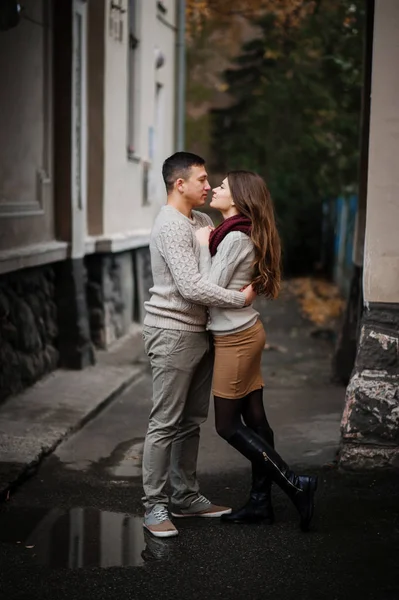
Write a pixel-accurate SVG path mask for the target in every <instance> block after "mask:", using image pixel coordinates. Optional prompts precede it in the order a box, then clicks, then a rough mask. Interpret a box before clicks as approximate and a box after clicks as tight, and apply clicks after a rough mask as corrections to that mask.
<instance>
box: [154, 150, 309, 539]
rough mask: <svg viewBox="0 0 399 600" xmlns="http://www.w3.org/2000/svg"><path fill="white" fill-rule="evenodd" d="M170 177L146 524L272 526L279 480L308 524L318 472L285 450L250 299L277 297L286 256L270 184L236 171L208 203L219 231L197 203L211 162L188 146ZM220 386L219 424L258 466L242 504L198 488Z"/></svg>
mask: <svg viewBox="0 0 399 600" xmlns="http://www.w3.org/2000/svg"><path fill="white" fill-rule="evenodd" d="M162 175H163V179H164V182H165V185H166V190H167V204H166V206H164V207H162V209H161V211H160V213H159V215H158V217H157V219H156V221H155V224H154V227H153V230H152V234H151V243H150V250H151V266H152V274H153V280H154V285H153V287H152V288H151V290H150V292H151V298H150V300H149V301H148V302H146V303H145V308H146V317H145V320H144V330H143V337H144V345H145V351H146V353H147V355H148V357H149V360H150V364H151V369H152V378H153V404H152V410H151V413H150V417H149V425H148V431H147V435H146V439H145V444H144V454H143V487H144V494H145V495H144V499H143V500H144V505H145V508H146V511H145V515H144V522H143V525H144V527H145V528H146V529H147V530H148V531H149V532H150V533H151V534H152V535H154V536H156V537H172V536H175V535H177V534H178V530H177V529H176V527H175V525H174V524H173V522H172V520H171V519H172V517H175V518H182V517H221V520H222V521H223V522H226V523H227V522H228V523H247V522H256V521H260V520H268V521H270V522H272V521H273V519H274V516H273V508H272V504H271V486H272V483H273V482H274V483H276V484H277V485H278V486H279V487H280V488H281V489H282V490H283V491H284V492H285V493H286V494H287V496H288V497H289V498H290V499H291V501H292V502H293V503H294V505H295V507H296V508H297V510H298V512H299V515H300V525H301V528H302V529H303V530H307V529H308V528H309V524H310V521H311V518H312V515H313V506H314V493H315V491H316V487H317V478H316V477H308V476H300V475H297V474H295V473H294V472H293V471H292V470H291V469H290V468H289V466H288V465H287V464H286V463H285V462H284V461H283V459H282V458H281V457H280V456H279V454H278V453H277V452H276V450H275V449H274V438H273V431H272V429H271V427H270V425H269V423H268V420H267V417H266V414H265V409H264V405H263V398H262V392H263V385H264V383H263V379H262V375H261V356H262V350H263V347H264V344H265V332H264V329H263V325H262V323H261V321H260V320H259V314H258V313H257V312H256V310H255V309H254V308H253V307H252V302H253V300H254V299H255V297H256V295H257V294H258V295H264V296H266V297H268V298H276V297H277V295H278V292H279V288H280V254H281V252H280V240H279V235H278V232H277V229H276V225H275V219H274V209H273V204H272V200H271V198H270V194H269V191H268V189H267V186H266V184H265V182H264V180H263V179H262V178H261V177H260V176H259V175H257V174H255V173H252V172H249V171H233V172H230V173H228V175H227V177H226V178H225V179H224V180H223V182H222V183H221V185H220V186H219V187H217V188H215V189H214V190H213V194H212V201H211V203H210V206H211V207H212V208H215V209H217V210H219V211H220V213H221V215H222V217H223V222H222V223H221V224H220V225H219V226H218V227H216V228H214V227H213V223H212V221H211V219H210V218H209V217H208V216H207V215H206V214H203V213H201V212H199V211H196V210H195V209H196V208H198V207H200V206H203V205H204V204H205V202H206V198H207V195H208V192H209V190H210V189H211V188H210V185H209V182H208V175H207V172H206V170H205V162H204V160H203V159H202V158H200V157H199V156H196V155H195V154H191V153H188V152H178V153H176V154H174V155H173V156H171V157H169V158H167V159H166V160H165V162H164V164H163V169H162ZM212 379H213V382H212ZM211 385H212V393H213V397H214V403H215V426H216V431H217V432H218V434H219V435H220V436H221V437H222V438H224V439H225V440H226V441H227V442H228V443H229V444H230V445H231V446H233V447H234V448H235V449H236V450H238V452H240V453H241V454H242V455H243V456H245V457H246V458H247V459H248V460H249V461H250V463H251V467H252V487H251V492H250V497H249V500H248V502H247V503H246V504H245V506H243V507H242V508H240V509H238V510H236V511H232V509H231V508H228V507H226V506H217V505H215V504H213V503H212V502H210V500H208V499H207V498H206V497H205V496H203V495H202V494H201V493H200V491H199V484H198V480H197V475H196V470H197V457H198V446H199V435H200V425H201V423H203V422H204V421H205V420H206V418H207V415H208V408H209V398H210V391H211ZM168 477H169V482H170V485H171V489H172V496H171V498H170V512H169V499H168V496H167V495H166V492H165V485H166V482H167V479H168Z"/></svg>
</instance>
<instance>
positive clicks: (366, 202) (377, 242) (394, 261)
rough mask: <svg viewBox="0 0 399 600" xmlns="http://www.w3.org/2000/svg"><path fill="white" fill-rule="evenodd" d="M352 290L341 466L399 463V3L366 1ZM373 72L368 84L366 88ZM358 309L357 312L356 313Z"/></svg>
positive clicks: (382, 0) (392, 464) (377, 0)
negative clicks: (350, 365) (357, 302)
mask: <svg viewBox="0 0 399 600" xmlns="http://www.w3.org/2000/svg"><path fill="white" fill-rule="evenodd" d="M369 9H370V12H369V26H370V35H369V39H368V48H366V58H367V56H368V55H369V58H370V60H369V64H368V65H367V61H366V85H365V89H366V96H365V102H364V123H363V134H364V135H363V143H362V165H361V177H360V193H359V209H358V215H357V228H356V236H355V246H354V265H355V275H354V287H355V288H356V287H360V286H358V284H357V279H358V277H359V275H361V276H362V284H361V289H360V293H359V292H357V293H356V294H355V297H359V296H360V297H362V298H363V302H362V304H363V311H362V312H363V315H362V319H361V321H360V328H359V335H358V337H357V354H356V360H355V366H354V369H353V371H352V375H351V378H350V382H349V385H348V388H347V392H346V402H345V410H344V413H343V417H342V425H341V426H342V446H341V452H340V462H341V464H342V465H343V466H346V467H375V466H396V467H398V466H399V71H398V68H397V65H398V61H399V44H398V39H399V3H398V2H397V1H396V0H375V2H371V1H370V2H369ZM367 71H369V75H370V78H369V85H368V83H367ZM353 311H355V309H353Z"/></svg>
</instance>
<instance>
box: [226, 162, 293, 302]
mask: <svg viewBox="0 0 399 600" xmlns="http://www.w3.org/2000/svg"><path fill="white" fill-rule="evenodd" d="M227 180H228V182H229V187H230V192H231V196H232V198H233V201H234V204H235V206H236V208H237V210H238V211H239V212H240V213H241V214H242V215H244V216H245V217H248V218H249V219H251V222H252V228H251V239H252V241H253V244H254V247H255V260H254V262H253V265H252V266H253V271H252V281H251V283H252V287H253V288H254V290H255V291H256V293H257V294H258V295H264V296H266V297H267V298H277V296H278V294H279V291H280V283H281V244H280V236H279V234H278V231H277V227H276V220H275V217H274V207H273V202H272V199H271V196H270V192H269V190H268V188H267V185H266V183H265V181H264V180H263V179H262V177H260V175H258V174H257V173H253V172H252V171H230V173H228V174H227Z"/></svg>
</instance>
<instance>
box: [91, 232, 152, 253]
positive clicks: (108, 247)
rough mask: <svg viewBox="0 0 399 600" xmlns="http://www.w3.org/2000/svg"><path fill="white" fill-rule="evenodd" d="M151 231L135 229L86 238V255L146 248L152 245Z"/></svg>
mask: <svg viewBox="0 0 399 600" xmlns="http://www.w3.org/2000/svg"><path fill="white" fill-rule="evenodd" d="M150 233H151V230H150V229H134V230H132V231H125V232H123V233H110V234H108V235H107V234H105V235H98V236H91V237H88V238H86V242H85V253H86V254H97V253H98V254H105V253H115V252H124V251H127V250H134V249H136V248H144V247H146V246H148V245H149V243H150Z"/></svg>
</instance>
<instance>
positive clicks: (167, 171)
mask: <svg viewBox="0 0 399 600" xmlns="http://www.w3.org/2000/svg"><path fill="white" fill-rule="evenodd" d="M204 164H205V161H204V159H203V158H201V157H200V156H198V155H197V154H192V153H191V152H176V153H175V154H172V156H169V158H167V159H166V160H165V162H164V163H163V166H162V177H163V180H164V182H165V186H166V191H167V192H168V194H169V193H170V192H171V191H172V190H173V186H174V183H175V181H176V179H179V178H180V177H181V178H182V179H188V178H189V177H190V171H191V167H202V165H204Z"/></svg>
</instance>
